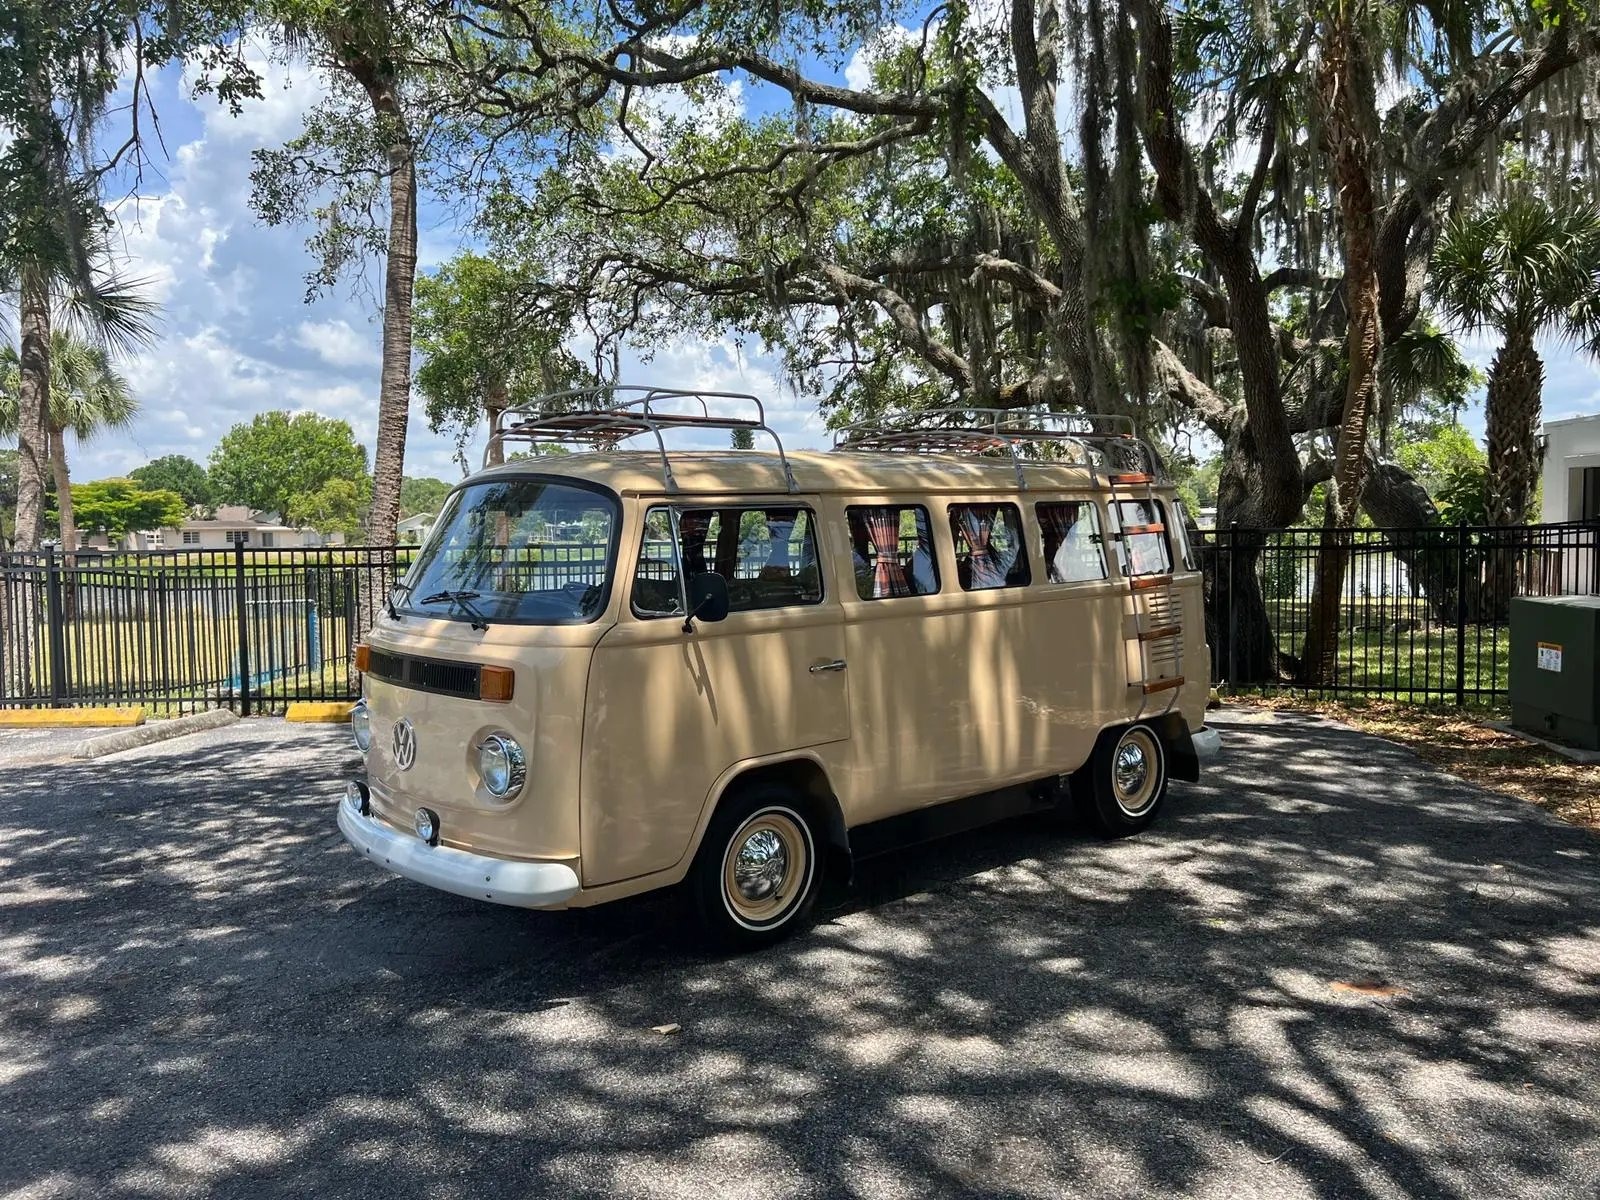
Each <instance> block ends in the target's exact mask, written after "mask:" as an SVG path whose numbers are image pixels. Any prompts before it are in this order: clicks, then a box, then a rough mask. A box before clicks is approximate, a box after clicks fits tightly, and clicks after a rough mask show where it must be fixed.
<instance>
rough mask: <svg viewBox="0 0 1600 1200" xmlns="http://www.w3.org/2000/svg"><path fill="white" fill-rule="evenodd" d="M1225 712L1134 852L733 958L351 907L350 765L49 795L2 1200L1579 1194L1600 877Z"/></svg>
mask: <svg viewBox="0 0 1600 1200" xmlns="http://www.w3.org/2000/svg"><path fill="white" fill-rule="evenodd" d="M1227 719H1229V720H1230V721H1231V722H1232V723H1230V724H1229V725H1228V726H1227V730H1226V738H1227V744H1226V751H1225V753H1226V756H1227V757H1226V761H1225V765H1224V766H1223V767H1222V768H1221V769H1220V770H1219V771H1218V772H1217V773H1216V774H1215V775H1214V776H1212V778H1211V779H1210V780H1209V782H1208V783H1206V784H1205V785H1201V786H1184V787H1175V788H1174V791H1173V797H1172V803H1171V806H1170V808H1169V810H1168V812H1167V814H1166V816H1165V818H1164V819H1163V821H1162V822H1161V823H1160V824H1159V825H1158V826H1157V827H1156V828H1155V829H1154V830H1152V831H1150V832H1149V833H1148V834H1147V835H1145V836H1143V837H1140V838H1138V839H1135V840H1132V841H1127V842H1121V843H1116V844H1103V843H1098V842H1093V841H1090V840H1088V839H1086V838H1084V837H1072V836H1061V835H1053V834H1050V833H1048V832H1047V831H1046V830H1045V829H1044V828H1042V826H1041V825H1040V824H1038V823H1036V822H1032V821H1019V822H1014V823H1011V824H1008V825H1005V826H1001V827H998V828H995V829H992V830H987V831H984V832H982V833H979V834H975V835H970V836H967V837H965V838H962V839H960V840H959V841H955V842H947V843H942V844H939V845H936V846H932V847H924V848H921V849H916V850H911V851H906V852H902V853H900V854H897V855H895V856H893V857H890V858H886V859H882V860H878V861H876V862H873V863H870V864H868V865H866V866H864V867H863V868H862V869H861V870H860V872H859V880H858V886H857V889H856V890H855V891H854V892H850V893H837V894H835V895H833V896H832V897H831V898H829V899H827V900H826V901H825V905H824V914H823V924H822V925H820V926H819V927H818V928H817V929H816V930H815V931H813V932H811V933H808V934H806V935H804V936H801V937H798V938H796V939H794V940H793V941H791V942H789V943H787V944H785V945H783V946H780V947H778V948H776V949H774V950H771V951H768V952H765V953H762V954H759V955H754V956H750V957H745V958H740V959H735V960H731V961H718V960H712V959H707V958H705V957H703V956H699V955H696V954H695V953H694V952H692V950H690V949H688V948H686V947H685V945H684V944H683V941H682V939H681V937H679V936H678V928H679V922H680V913H679V910H678V909H677V908H676V907H674V906H673V905H671V904H670V903H667V902H664V901H662V900H659V899H651V898H646V899H642V900H638V901H632V902H628V903H626V904H623V905H618V906H613V907H611V908H607V909H600V910H594V911H591V912H576V913H569V914H527V913H522V912H518V911H515V910H510V909H502V908H495V907H490V906H486V905H478V904H475V903H473V902H470V901H466V900H461V899H457V898H455V897H451V896H447V895H443V894H440V893H435V892H431V891H428V890H426V889H424V888H421V887H419V886H416V885H413V884H410V883H408V882H405V881H403V880H399V879H395V878H392V877H390V876H387V875H385V874H383V873H380V872H378V871H375V870H373V869H372V868H371V867H370V866H368V865H367V864H365V863H362V862H361V861H359V860H358V859H357V858H356V857H355V856H354V855H353V854H352V853H351V852H350V851H349V850H348V849H347V848H345V847H344V845H343V843H342V842H341V841H340V839H339V837H338V834H337V833H336V832H335V830H334V827H333V821H332V811H333V810H332V804H333V799H334V796H335V794H336V791H337V787H336V783H337V781H338V780H339V779H340V778H341V777H342V776H343V774H344V773H346V772H348V771H349V770H350V769H351V768H352V766H353V765H354V764H353V762H352V760H351V758H350V755H349V754H348V753H347V751H346V750H345V746H346V745H347V743H346V741H345V740H344V734H343V731H340V730H333V731H330V730H319V729H304V728H288V727H284V726H281V725H277V724H252V723H246V724H245V725H242V726H238V727H235V728H236V729H237V730H238V733H237V734H236V735H235V736H234V737H233V738H232V740H231V741H229V742H223V743H220V744H211V745H207V746H205V747H202V748H200V749H195V750H190V751H188V752H187V753H185V752H181V751H178V750H166V751H162V752H160V753H152V752H141V753H140V754H138V755H136V756H133V757H131V758H129V759H127V760H123V761H121V762H118V761H116V760H112V761H110V762H102V763H98V764H91V765H85V766H81V767H79V766H68V767H55V768H48V769H46V768H30V769H27V770H26V771H24V772H21V773H18V774H16V775H14V776H13V777H12V778H11V779H10V780H9V781H8V786H7V787H6V789H5V790H4V793H3V795H0V821H3V826H0V828H3V830H4V832H3V833H0V863H3V875H0V992H3V993H4V994H5V996H6V997H7V1000H6V1003H5V1005H4V1006H3V1007H0V1132H3V1133H4V1135H5V1143H4V1144H5V1145H6V1146H7V1154H6V1155H5V1156H4V1157H3V1158H0V1192H4V1191H6V1190H7V1189H11V1188H20V1189H32V1190H30V1191H26V1192H25V1194H28V1195H30V1196H31V1195H38V1196H57V1195H61V1196H96V1197H103V1196H118V1195H129V1196H132V1195H139V1196H169V1195H170V1196H176V1195H185V1194H195V1195H198V1194H201V1193H205V1194H209V1195H247V1194H248V1195H274V1194H275V1195H286V1196H287V1195H294V1196H305V1195H372V1196H384V1197H397V1198H403V1197H414V1196H415V1197H420V1196H424V1195H428V1196H462V1197H469V1196H501V1195H529V1196H533V1195H562V1196H577V1195H594V1196H685V1197H689V1196H693V1197H703V1196H748V1195H761V1196H763V1197H779V1196H858V1195H859V1196H867V1195H870V1196H875V1197H899V1196H906V1197H926V1196H956V1195H971V1194H974V1193H982V1194H987V1195H996V1196H1060V1195H1065V1194H1071V1195H1078V1196H1127V1195H1136V1194H1178V1193H1182V1194H1193V1195H1217V1196H1220V1195H1230V1196H1262V1197H1268V1196H1270V1197H1273V1198H1274V1200H1282V1198H1285V1197H1297V1196H1313V1195H1330V1194H1338V1195H1341V1196H1352V1197H1361V1196H1402V1195H1407V1196H1440V1197H1449V1196H1471V1195H1484V1194H1494V1195H1497V1196H1505V1197H1510V1196H1527V1197H1548V1196H1577V1195H1592V1194H1594V1192H1595V1183H1596V1180H1597V1179H1600V1158H1597V1150H1596V1147H1597V1146H1600V1069H1597V1068H1600V1015H1597V1014H1600V842H1597V840H1596V839H1595V838H1594V837H1593V835H1591V834H1589V833H1587V832H1585V831H1583V830H1580V829H1575V828H1571V827H1568V826H1564V825H1561V824H1559V823H1557V822H1555V821H1554V820H1553V819H1551V818H1549V817H1547V816H1546V815H1545V814H1543V813H1541V812H1539V811H1538V810H1536V809H1534V808H1532V807H1530V806H1528V805H1525V804H1522V803H1521V802H1519V801H1515V800H1510V799H1506V798H1504V797H1498V796H1493V795H1489V794H1487V793H1484V792H1480V791H1478V790H1477V789H1475V788H1472V787H1470V786H1466V785H1463V784H1460V783H1458V782H1456V781H1453V780H1450V779H1447V778H1440V777H1439V776H1437V775H1436V774H1435V773H1434V772H1432V771H1431V770H1429V769H1428V768H1426V767H1425V766H1423V765H1422V764H1421V763H1419V762H1418V761H1417V760H1416V759H1415V758H1413V757H1412V756H1411V755H1409V754H1408V753H1406V752H1405V751H1403V750H1400V749H1397V748H1395V747H1392V746H1389V745H1386V744H1385V743H1382V742H1379V741H1375V740H1373V739H1370V738H1366V737H1363V736H1361V735H1358V734H1354V733H1351V732H1349V731H1347V730H1343V729H1339V728H1336V727H1333V726H1330V725H1327V724H1325V723H1321V722H1316V721H1313V720H1309V719H1306V718H1298V717H1287V718H1286V717H1274V716H1272V715H1270V714H1265V713H1260V714H1252V713H1244V714H1233V715H1232V716H1231V717H1229V718H1227ZM1336 985H1342V986H1336ZM669 1022H671V1023H677V1024H679V1025H681V1027H682V1029H681V1032H679V1033H677V1034H675V1035H672V1036H665V1037H664V1036H661V1035H658V1034H655V1033H652V1032H651V1027H652V1026H656V1025H661V1024H664V1023H669Z"/></svg>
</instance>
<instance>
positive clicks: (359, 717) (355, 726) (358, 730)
mask: <svg viewBox="0 0 1600 1200" xmlns="http://www.w3.org/2000/svg"><path fill="white" fill-rule="evenodd" d="M350 736H351V737H353V738H355V739H356V749H357V750H359V751H361V753H363V754H365V753H366V752H367V751H368V750H370V749H371V748H372V713H371V712H370V711H368V709H367V702H366V701H365V700H357V701H356V706H355V707H354V708H352V709H351V710H350Z"/></svg>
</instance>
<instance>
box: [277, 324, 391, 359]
mask: <svg viewBox="0 0 1600 1200" xmlns="http://www.w3.org/2000/svg"><path fill="white" fill-rule="evenodd" d="M294 340H295V342H296V344H297V345H300V346H303V347H305V348H306V349H307V350H309V351H311V352H312V353H313V354H315V355H316V356H317V357H318V358H320V359H321V360H322V361H323V362H325V363H327V364H328V365H329V366H330V367H371V366H376V365H377V364H378V363H379V362H380V361H381V359H382V356H381V355H380V353H379V341H378V338H377V337H376V336H375V334H374V332H373V331H369V332H366V333H361V332H358V331H357V330H355V329H352V328H351V327H350V323H349V322H348V321H345V320H335V321H301V322H300V328H299V330H298V331H297V332H296V333H295V336H294Z"/></svg>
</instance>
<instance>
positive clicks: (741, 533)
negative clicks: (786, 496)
mask: <svg viewBox="0 0 1600 1200" xmlns="http://www.w3.org/2000/svg"><path fill="white" fill-rule="evenodd" d="M672 525H673V521H672V510H671V509H670V508H665V507H662V508H652V509H651V510H650V511H649V512H648V513H646V514H645V520H644V541H643V543H642V544H641V545H640V547H639V561H638V564H637V565H636V566H635V568H634V578H633V610H634V612H636V613H638V614H639V615H640V616H642V617H671V616H682V615H683V594H682V592H681V591H680V589H679V582H678V562H679V560H680V559H681V561H682V563H683V570H684V573H685V574H687V575H688V576H689V577H690V578H693V577H694V576H695V575H697V574H699V573H701V572H704V571H715V572H716V573H717V574H719V575H721V576H722V577H723V578H724V579H726V580H727V581H728V611H729V612H752V611H755V610H758V609H763V608H786V607H788V606H790V605H795V604H818V603H820V602H821V600H822V572H821V569H820V567H819V565H818V563H817V535H816V524H815V518H814V517H813V515H812V513H811V510H810V509H807V508H798V507H795V506H793V505H774V506H771V507H766V506H757V507H739V508H680V509H678V521H677V525H678V535H679V539H680V546H679V551H678V554H676V555H674V553H673V543H672Z"/></svg>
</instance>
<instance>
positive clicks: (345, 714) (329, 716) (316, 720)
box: [283, 700, 355, 725]
mask: <svg viewBox="0 0 1600 1200" xmlns="http://www.w3.org/2000/svg"><path fill="white" fill-rule="evenodd" d="M354 704H355V701H354V700H332V701H322V700H296V701H295V702H294V703H293V704H291V705H289V708H288V711H287V712H285V713H284V714H283V719H284V720H285V721H288V722H290V723H292V724H305V725H346V724H348V723H349V721H350V709H351V707H352V706H354Z"/></svg>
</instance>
